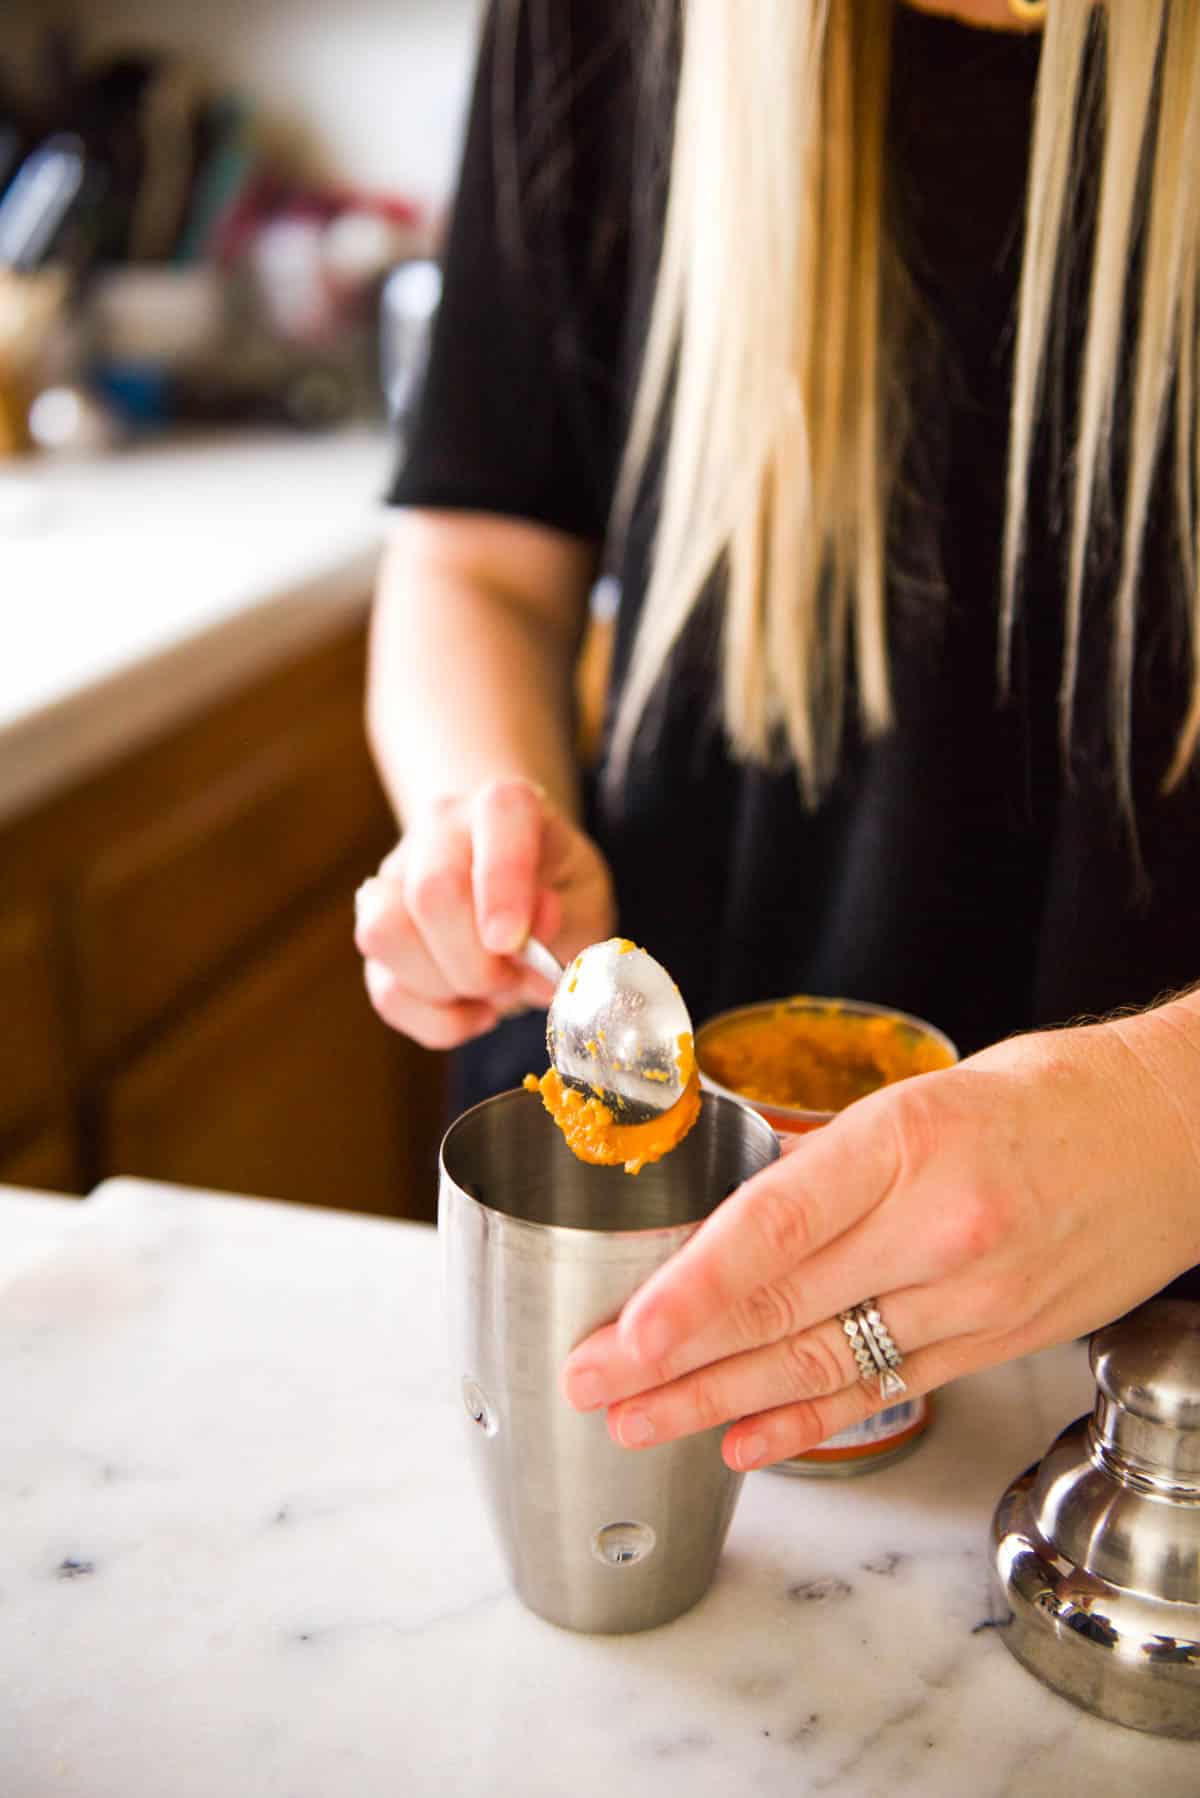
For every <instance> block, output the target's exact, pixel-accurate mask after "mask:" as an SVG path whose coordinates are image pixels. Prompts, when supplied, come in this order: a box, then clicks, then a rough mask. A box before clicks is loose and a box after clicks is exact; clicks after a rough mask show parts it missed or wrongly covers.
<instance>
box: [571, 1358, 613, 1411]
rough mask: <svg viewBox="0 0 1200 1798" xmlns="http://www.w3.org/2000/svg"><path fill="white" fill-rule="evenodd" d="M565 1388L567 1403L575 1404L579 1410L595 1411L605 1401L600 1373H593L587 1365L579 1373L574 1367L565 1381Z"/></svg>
mask: <svg viewBox="0 0 1200 1798" xmlns="http://www.w3.org/2000/svg"><path fill="white" fill-rule="evenodd" d="M563 1389H564V1391H565V1393H566V1396H567V1403H568V1404H569V1405H574V1407H575V1409H576V1410H577V1411H595V1410H596V1409H597V1408H598V1407H599V1406H600V1405H602V1404H603V1403H604V1390H603V1388H602V1386H601V1384H600V1376H599V1374H595V1373H591V1372H589V1371H588V1369H587V1368H585V1367H581V1368H580V1369H579V1371H578V1373H576V1372H575V1371H574V1370H573V1369H572V1371H571V1372H569V1373H568V1374H567V1377H566V1379H565V1380H564V1381H563Z"/></svg>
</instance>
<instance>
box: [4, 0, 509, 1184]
mask: <svg viewBox="0 0 1200 1798" xmlns="http://www.w3.org/2000/svg"><path fill="white" fill-rule="evenodd" d="M479 12H480V5H479V0H340V3H339V4H338V5H337V6H336V7H335V6H331V5H329V4H327V3H325V4H317V3H316V0H208V3H207V4H205V5H204V6H199V5H196V4H195V3H194V0H76V3H75V4H62V5H59V4H56V0H15V4H14V0H5V5H4V7H3V10H2V11H0V1184H10V1185H18V1186H21V1185H23V1186H30V1187H47V1188H53V1189H55V1190H58V1191H65V1192H79V1193H82V1192H86V1191H88V1190H90V1189H91V1188H92V1187H93V1186H94V1185H95V1184H96V1183H97V1181H98V1180H100V1179H102V1178H104V1177H105V1176H106V1175H108V1174H110V1173H123V1174H142V1175H147V1176H157V1177H161V1178H164V1179H168V1180H174V1181H179V1182H183V1183H185V1184H191V1185H199V1186H211V1187H217V1188H229V1189H233V1190H236V1191H246V1192H258V1193H261V1194H263V1195H266V1196H272V1197H279V1198H286V1199H293V1200H299V1201H303V1202H311V1203H322V1204H330V1205H337V1206H345V1207H349V1208H352V1209H356V1210H366V1211H376V1212H382V1213H387V1214H392V1215H399V1216H416V1217H429V1216H431V1215H432V1208H433V1197H434V1177H433V1176H434V1156H435V1150H436V1143H437V1139H438V1135H439V1133H440V1130H441V1127H442V1123H443V1119H444V1108H445V1105H446V1096H445V1079H444V1068H443V1067H442V1065H441V1062H440V1059H439V1058H438V1057H435V1056H431V1055H427V1054H425V1053H423V1052H422V1051H419V1050H418V1049H416V1048H415V1047H414V1046H413V1045H411V1044H408V1043H406V1042H404V1041H402V1040H400V1039H398V1038H396V1037H394V1036H393V1035H391V1034H390V1033H389V1032H388V1031H386V1030H385V1029H384V1027H383V1026H382V1025H381V1024H379V1023H378V1022H377V1020H376V1019H375V1017H374V1015H373V1014H372V1013H371V1011H370V1008H369V1007H368V1005H367V1003H366V1000H365V997H364V995H363V990H362V983H361V975H360V970H359V965H358V958H357V956H356V955H355V953H354V950H353V945H352V940H351V929H352V899H353V893H354V889H355V887H356V886H357V884H358V883H359V881H360V880H361V879H363V878H364V877H365V875H366V874H367V873H369V872H371V871H372V870H373V869H374V867H375V865H376V864H377V861H378V859H379V857H380V855H381V854H383V853H384V852H385V851H386V850H387V849H388V848H389V847H390V846H391V843H392V842H393V841H394V826H393V825H392V823H391V821H390V818H389V814H388V809H387V806H386V804H385V801H384V798H383V795H382V793H381V791H380V789H379V786H378V784H377V782H376V780H375V777H374V774H373V772H372V770H371V767H370V764H369V760H368V757H367V752H366V748H365V743H364V739H363V729H362V692H363V667H364V654H365V633H366V622H367V612H368V605H369V598H370V592H371V585H372V578H373V574H374V569H375V566H376V562H377V559H378V555H379V550H380V546H381V544H382V542H383V540H384V534H385V531H386V522H387V521H386V514H385V511H384V508H383V507H382V505H381V504H380V495H381V493H382V492H383V490H384V487H385V484H386V481H387V478H388V473H389V470H390V467H391V464H392V461H393V458H394V455H395V446H396V443H397V441H398V440H399V439H400V438H401V437H402V434H403V430H404V421H405V415H406V409H407V407H408V405H409V402H410V399H411V396H412V394H413V392H414V391H415V390H416V388H417V385H418V383H419V380H420V370H421V356H422V349H423V345H424V342H425V338H426V334H427V330H428V324H429V321H430V319H431V317H432V316H433V313H434V311H435V309H436V305H437V300H438V276H437V267H436V256H437V250H438V245H439V242H440V239H441V234H442V232H443V229H444V226H445V219H446V212H447V207H448V204H449V196H450V191H451V185H452V178H453V171H454V165H455V159H456V152H457V145H458V137H459V132H460V129H461V125H462V119H463V111H464V106H465V101H466V95H467V89H468V84H469V79H470V71H471V61H472V54H473V46H474V39H475V33H476V30H477V27H478V18H479ZM413 653H414V654H420V653H421V646H420V645H419V644H414V645H413Z"/></svg>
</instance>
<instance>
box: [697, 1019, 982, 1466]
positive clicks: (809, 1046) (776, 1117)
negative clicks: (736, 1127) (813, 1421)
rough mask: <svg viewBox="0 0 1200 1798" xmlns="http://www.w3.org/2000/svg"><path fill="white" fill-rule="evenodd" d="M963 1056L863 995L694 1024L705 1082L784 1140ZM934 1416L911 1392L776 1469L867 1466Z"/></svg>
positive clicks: (918, 1433)
mask: <svg viewBox="0 0 1200 1798" xmlns="http://www.w3.org/2000/svg"><path fill="white" fill-rule="evenodd" d="M957 1060H958V1051H957V1049H956V1048H955V1046H954V1044H953V1043H952V1042H951V1041H950V1038H949V1037H948V1036H946V1035H945V1034H944V1033H943V1032H942V1031H940V1030H938V1029H937V1028H936V1027H935V1026H934V1025H933V1024H929V1023H926V1021H925V1020H924V1019H923V1018H915V1017H912V1016H910V1015H909V1014H908V1013H907V1012H902V1011H895V1010H893V1009H892V1008H890V1007H888V1006H884V1005H872V1004H868V1003H867V1002H866V1001H864V1000H859V999H830V998H819V997H814V996H811V995H809V994H796V995H794V996H793V997H792V998H789V999H773V1000H768V1001H766V1002H765V1003H762V1004H758V1005H744V1006H741V1007H740V1008H739V1009H738V1010H736V1011H726V1012H722V1013H721V1014H720V1015H719V1016H717V1017H715V1018H710V1019H709V1020H708V1022H707V1023H706V1024H704V1025H703V1026H702V1027H701V1029H700V1030H699V1031H697V1033H696V1063H697V1066H698V1067H699V1070H700V1081H701V1085H702V1087H704V1088H706V1089H707V1090H708V1091H710V1092H715V1093H725V1094H728V1095H730V1096H732V1097H733V1098H736V1099H741V1100H743V1101H744V1102H745V1103H747V1104H750V1105H752V1106H753V1107H754V1109H755V1110H756V1111H758V1112H759V1113H760V1114H761V1115H762V1117H764V1118H765V1119H766V1121H767V1122H768V1123H769V1124H770V1125H771V1127H772V1129H773V1130H774V1131H775V1134H776V1135H777V1136H778V1138H779V1140H780V1144H781V1146H782V1147H784V1148H786V1147H787V1145H788V1143H789V1142H791V1141H793V1140H794V1139H795V1138H796V1137H798V1136H803V1135H805V1134H807V1132H808V1131H810V1130H817V1129H819V1128H820V1127H821V1126H822V1125H823V1124H827V1123H828V1122H829V1121H830V1119H831V1118H833V1117H836V1116H837V1114H838V1112H839V1111H844V1110H845V1108H846V1106H847V1105H852V1104H853V1103H854V1101H855V1100H856V1099H862V1098H865V1097H866V1095H867V1094H868V1093H872V1092H876V1091H877V1090H878V1089H879V1088H880V1087H882V1086H890V1085H892V1084H893V1083H894V1082H895V1081H897V1080H907V1079H910V1078H911V1077H912V1076H913V1075H915V1074H928V1073H933V1072H935V1071H936V1070H938V1069H939V1068H948V1067H952V1066H953V1065H954V1063H955V1062H956V1061H957ZM930 1415H931V1407H930V1402H929V1400H928V1399H927V1398H925V1397H922V1396H918V1397H916V1398H910V1399H905V1400H904V1401H903V1402H902V1403H900V1404H895V1405H889V1406H887V1408H886V1409H885V1410H883V1411H880V1412H877V1413H876V1415H875V1416H874V1417H869V1418H867V1419H866V1421H865V1422H863V1423H860V1424H856V1425H854V1426H853V1428H851V1429H848V1430H840V1431H839V1432H838V1434H837V1435H836V1436H831V1437H830V1438H829V1440H828V1441H827V1442H823V1443H821V1445H820V1447H819V1448H815V1449H810V1450H809V1451H808V1452H807V1453H806V1454H803V1455H796V1456H794V1457H793V1458H792V1459H791V1460H789V1461H783V1462H780V1463H779V1464H778V1465H777V1466H776V1467H775V1468H774V1469H772V1471H773V1472H778V1473H793V1474H809V1475H811V1474H833V1475H846V1474H857V1473H866V1472H869V1471H871V1470H872V1469H874V1468H876V1467H881V1466H885V1465H887V1464H888V1463H889V1462H891V1461H895V1460H898V1459H899V1458H900V1457H901V1456H902V1455H904V1454H907V1453H908V1452H909V1451H910V1450H911V1449H913V1448H915V1447H916V1446H917V1443H918V1442H919V1441H920V1439H921V1437H922V1436H923V1435H924V1433H925V1430H926V1429H927V1428H928V1425H929V1420H930Z"/></svg>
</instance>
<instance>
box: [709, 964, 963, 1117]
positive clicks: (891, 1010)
mask: <svg viewBox="0 0 1200 1798" xmlns="http://www.w3.org/2000/svg"><path fill="white" fill-rule="evenodd" d="M780 1010H784V1011H793V1010H794V1011H812V1012H831V1011H850V1012H856V1013H857V1014H859V1015H860V1016H862V1017H875V1018H895V1019H896V1020H897V1022H899V1023H901V1024H908V1025H910V1026H911V1027H912V1029H913V1030H915V1031H916V1032H917V1034H918V1035H920V1036H924V1037H928V1038H930V1039H932V1040H933V1041H934V1042H937V1043H940V1044H941V1045H942V1047H943V1048H944V1049H946V1050H948V1051H949V1053H950V1057H951V1061H952V1063H957V1062H958V1061H959V1060H960V1056H959V1052H958V1045H957V1043H955V1042H954V1041H952V1039H951V1038H950V1037H948V1036H947V1035H946V1032H945V1031H944V1030H939V1029H938V1027H937V1025H936V1024H931V1023H930V1022H929V1020H928V1018H920V1017H918V1016H917V1015H916V1013H915V1012H911V1011H901V1010H900V1008H899V1007H898V1006H896V1005H881V1004H878V1003H876V1002H875V1001H874V1000H870V999H839V998H837V997H836V996H834V995H832V994H822V993H790V994H788V995H787V996H786V997H784V998H781V999H758V1000H756V1001H755V1002H754V1003H753V1004H752V1005H735V1006H733V1007H732V1008H731V1009H730V1010H729V1011H719V1012H717V1013H715V1014H714V1016H713V1017H711V1018H706V1019H705V1020H704V1022H703V1024H701V1025H700V1026H699V1028H698V1029H697V1031H696V1036H695V1045H694V1046H695V1054H696V1067H697V1069H698V1070H699V1074H700V1084H701V1086H702V1087H704V1088H705V1090H706V1091H708V1092H710V1093H715V1094H719V1095H720V1096H721V1097H722V1098H725V1099H737V1100H739V1101H740V1102H741V1103H742V1104H743V1105H753V1106H754V1108H755V1110H756V1111H758V1112H759V1114H760V1115H761V1116H764V1117H767V1118H780V1119H783V1120H785V1122H786V1123H795V1124H799V1125H803V1126H804V1127H806V1128H812V1127H813V1126H814V1125H818V1124H827V1123H829V1122H830V1121H831V1119H833V1118H835V1117H837V1116H838V1113H837V1112H836V1111H809V1110H806V1109H804V1108H803V1107H802V1106H798V1105H779V1104H776V1103H775V1102H774V1101H773V1100H770V1099H751V1098H749V1097H748V1096H747V1095H746V1094H745V1093H739V1092H737V1091H736V1090H735V1089H734V1088H733V1087H731V1086H724V1085H722V1083H721V1082H720V1081H719V1080H714V1079H713V1078H712V1077H711V1075H709V1074H707V1073H706V1072H705V1070H704V1068H703V1066H702V1065H701V1049H702V1044H703V1040H704V1038H705V1036H707V1035H708V1034H709V1033H710V1032H711V1031H713V1030H716V1029H717V1028H719V1027H724V1026H725V1025H727V1024H731V1023H733V1022H734V1021H735V1020H741V1019H742V1018H751V1017H754V1016H755V1015H756V1014H758V1013H760V1012H778V1011H780ZM841 1109H842V1110H843V1111H844V1110H846V1109H847V1108H846V1107H845V1106H843V1107H841Z"/></svg>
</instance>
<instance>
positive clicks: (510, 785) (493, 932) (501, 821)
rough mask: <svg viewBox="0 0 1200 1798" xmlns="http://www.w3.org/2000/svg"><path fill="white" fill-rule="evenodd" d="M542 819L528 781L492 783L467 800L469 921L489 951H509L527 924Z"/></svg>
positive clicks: (534, 896) (535, 894) (539, 798)
mask: <svg viewBox="0 0 1200 1798" xmlns="http://www.w3.org/2000/svg"><path fill="white" fill-rule="evenodd" d="M544 823H545V806H544V799H543V795H542V793H541V792H540V791H539V790H538V789H537V788H536V787H534V786H531V785H530V783H529V782H528V781H524V780H497V781H492V782H490V783H489V785H487V786H486V787H483V788H481V789H480V791H479V792H478V793H477V794H476V795H475V797H474V799H473V800H472V801H471V807H470V831H471V836H470V849H471V857H470V878H471V885H472V889H473V899H474V919H475V922H476V924H477V926H478V931H479V938H480V941H481V942H482V943H483V944H484V945H485V946H486V948H487V949H488V950H490V951H491V952H492V953H493V954H495V955H513V954H515V953H516V951H517V950H518V949H519V948H520V947H521V945H522V943H523V942H524V941H525V939H526V937H527V936H528V935H529V933H530V930H531V928H532V924H533V917H534V910H535V907H536V904H537V898H538V869H539V865H540V862H541V854H542V832H543V828H544Z"/></svg>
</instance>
